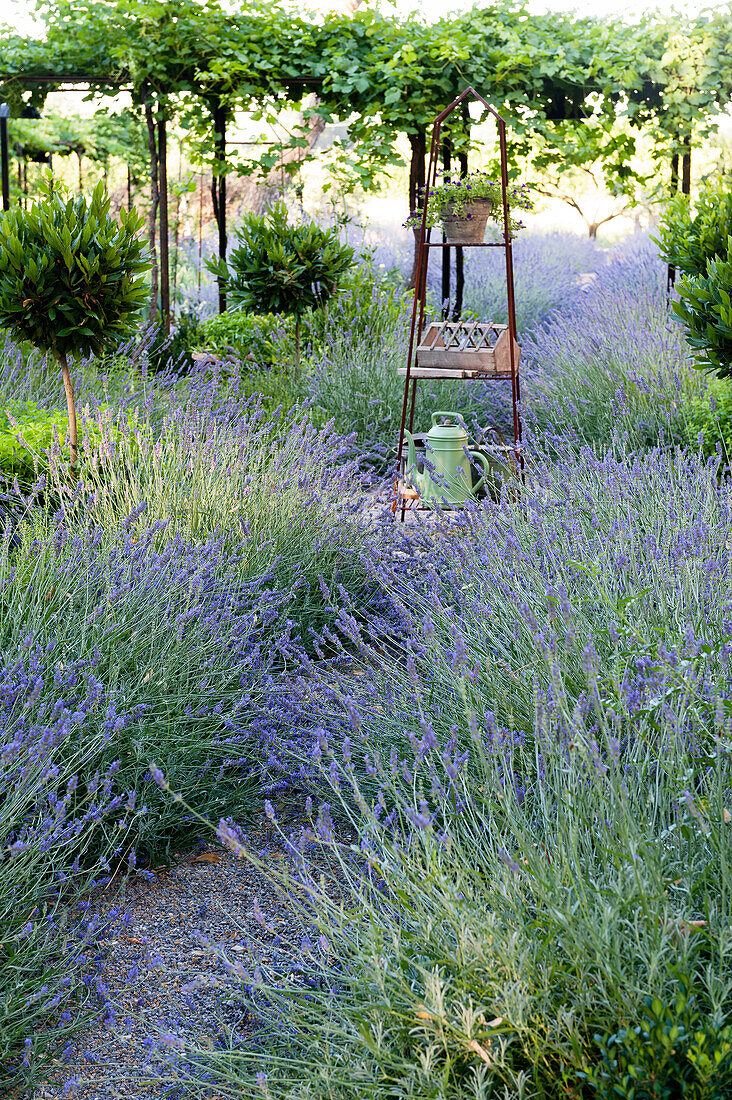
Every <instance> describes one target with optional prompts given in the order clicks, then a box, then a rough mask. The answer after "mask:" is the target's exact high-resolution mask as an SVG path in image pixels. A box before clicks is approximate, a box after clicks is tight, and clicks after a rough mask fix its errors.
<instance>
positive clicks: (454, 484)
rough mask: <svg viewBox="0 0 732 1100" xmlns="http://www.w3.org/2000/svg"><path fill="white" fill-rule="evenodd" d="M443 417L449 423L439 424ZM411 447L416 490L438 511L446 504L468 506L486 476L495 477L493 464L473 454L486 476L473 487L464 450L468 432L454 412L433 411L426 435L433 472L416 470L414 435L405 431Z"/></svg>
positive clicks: (410, 473) (410, 466)
mask: <svg viewBox="0 0 732 1100" xmlns="http://www.w3.org/2000/svg"><path fill="white" fill-rule="evenodd" d="M439 417H442V418H443V419H444V420H445V421H446V423H444V424H438V423H437V421H438V418H439ZM404 434H405V436H406V438H407V442H408V444H409V459H408V469H407V473H408V476H409V479H410V481H411V482H412V484H413V485H414V488H415V489H416V490H417V492H418V493H419V495H420V498H421V500H422V501H423V502H424V503H425V504H430V505H432V506H433V507H436V508H439V507H441V506H443V505H445V504H447V505H450V504H465V502H466V500H473V499H474V496H475V493H476V492H477V490H478V489H479V488H480V487H481V485H483V483H484V482H485V480H486V478H487V477H490V476H492V473H493V468H492V463H491V462H490V460H489V459H488V458H487V457H486V455H484V454H481V453H480V451H470V452H469V454H470V457H471V458H473V459H475V461H476V462H477V463H478V464H479V465H480V466H482V467H483V470H484V471H485V472H484V474H483V476H482V477H481V478H479V479H478V481H477V483H476V484H475V485H473V484H472V477H471V473H470V461H469V460H468V459H467V458H466V456H465V451H464V448H465V447H467V445H468V433H467V432H466V431H465V428H464V426H463V425H462V424H461V423H460V418H459V417H458V416H457V415H456V414H455V413H450V412H433V413H432V427H431V428H430V430H429V431H428V432H427V437H426V440H425V442H426V446H427V457H428V459H429V463H430V465H431V466H432V467H434V469H432V470H428V469H426V468H423V469H422V470H418V469H417V451H416V448H415V446H414V437H413V436H412V434H411V432H407V431H405V433H404Z"/></svg>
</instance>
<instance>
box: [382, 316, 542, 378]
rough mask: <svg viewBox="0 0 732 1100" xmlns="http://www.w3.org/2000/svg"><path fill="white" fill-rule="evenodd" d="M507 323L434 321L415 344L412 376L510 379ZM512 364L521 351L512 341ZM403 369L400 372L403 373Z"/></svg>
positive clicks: (404, 369) (509, 347)
mask: <svg viewBox="0 0 732 1100" xmlns="http://www.w3.org/2000/svg"><path fill="white" fill-rule="evenodd" d="M510 340H511V337H510V335H509V332H508V326H507V325H494V324H492V323H491V322H486V321H433V322H432V324H430V325H428V326H427V328H426V329H425V331H424V333H423V334H422V339H421V340H420V342H419V344H418V345H417V353H416V355H415V365H414V367H413V368H412V370H411V371H410V374H411V377H412V378H438V377H439V378H479V377H484V378H485V377H493V378H510V377H511V345H510ZM514 350H515V357H514V367H515V369H516V371H518V365H519V359H520V356H521V351H520V348H519V346H518V344H517V343H516V341H514ZM406 373H407V372H406V368H403V369H402V370H400V371H399V374H400V375H402V376H403V375H405V374H406Z"/></svg>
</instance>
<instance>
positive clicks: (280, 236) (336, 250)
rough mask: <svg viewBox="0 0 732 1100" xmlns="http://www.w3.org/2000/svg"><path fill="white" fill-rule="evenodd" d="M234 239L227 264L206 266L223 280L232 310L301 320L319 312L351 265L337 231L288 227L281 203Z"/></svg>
mask: <svg viewBox="0 0 732 1100" xmlns="http://www.w3.org/2000/svg"><path fill="white" fill-rule="evenodd" d="M237 236H238V238H239V242H240V243H239V247H238V248H236V249H235V250H234V251H233V253H232V255H231V257H230V260H229V265H228V266H227V264H226V262H225V261H224V263H223V264H217V263H213V262H210V263H209V269H210V270H211V271H213V272H214V274H218V275H220V276H222V277H224V278H226V279H227V283H226V289H227V294H228V295H230V297H231V303H232V306H233V308H234V309H236V308H237V307H238V308H241V309H245V310H248V311H250V312H252V313H285V314H290V315H292V316H294V317H296V318H300V317H302V316H303V314H305V313H307V312H308V310H311V309H320V308H322V307H323V306H324V305H325V303H326V302H327V301H328V299H329V298H330V297H331V295H332V294H333V293H334V292H335V290H336V289H337V286H338V282H339V280H340V279H341V278H342V276H343V275H344V274H345V273H346V272H347V271H348V270H349V269H350V268H351V267H352V266H353V262H354V251H353V249H352V248H349V247H348V246H347V245H342V244H341V242H340V240H339V239H338V233H337V231H336V230H335V229H321V228H320V227H319V226H317V225H315V224H314V223H312V222H310V223H306V224H304V225H288V223H287V207H286V206H285V204H284V203H281V202H280V203H277V204H276V205H275V206H274V207H273V208H272V210H271V211H269V213H267V214H265V215H263V216H261V217H259V216H257V215H256V214H249V215H247V216H246V217H245V218H244V221H243V223H242V225H241V226H240V228H239V230H238V231H237ZM229 267H230V269H231V271H229Z"/></svg>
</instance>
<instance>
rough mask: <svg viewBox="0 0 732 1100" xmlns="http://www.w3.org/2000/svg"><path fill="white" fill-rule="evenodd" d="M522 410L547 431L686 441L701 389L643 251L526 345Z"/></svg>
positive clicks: (599, 440) (631, 444) (657, 271)
mask: <svg viewBox="0 0 732 1100" xmlns="http://www.w3.org/2000/svg"><path fill="white" fill-rule="evenodd" d="M523 354H524V361H525V363H526V370H525V380H526V381H525V392H526V397H525V402H526V404H527V405H528V409H529V415H530V416H532V417H535V418H536V422H537V425H538V426H539V427H540V428H541V429H543V430H549V429H551V430H555V431H557V432H559V433H560V434H567V433H568V432H573V433H574V434H575V435H576V437H577V438H578V439H580V440H583V441H586V442H590V443H594V444H599V445H600V446H604V445H607V443H608V441H609V440H610V439H611V438H612V437H613V434H614V432H615V431H616V429H617V431H618V434H619V435H620V436H621V437H622V439H623V440H624V446H625V447H627V448H630V449H637V448H647V447H653V446H657V445H658V443H659V442H661V441H665V442H666V443H673V442H681V441H684V440H685V439H686V437H687V430H686V420H687V412H688V410H689V408H690V407H691V406H693V405H695V404H696V403H697V402H698V400H699V398H700V396H701V395H702V394H703V392H704V388H705V381H704V379H703V378H702V377H701V376H700V374H699V372H695V371H693V370H691V369H690V366H689V364H688V362H687V353H686V348H685V344H684V339H683V332H682V330H681V327H680V325H679V324H678V322H677V321H676V320H675V318H674V317H673V315H672V314H670V313H669V310H668V307H667V304H666V291H665V274H664V267H663V265H662V263H661V262H660V260H659V258H658V256H657V254H656V252H655V250H654V248H653V247H652V246H651V245H650V244H648V243H643V244H638V245H636V247H635V248H634V249H632V250H631V249H629V250H627V251H626V252H625V253H624V254H623V255H621V256H620V257H618V258H616V259H615V260H614V262H612V263H611V264H609V265H608V266H607V267H606V268H604V269H602V270H601V271H599V272H598V275H597V279H596V281H595V282H594V283H593V284H592V285H591V286H590V287H589V288H588V289H587V290H586V291H585V293H584V294H583V295H582V296H581V297H580V298H579V299H578V300H577V301H576V303H575V304H574V305H573V307H572V308H571V309H569V310H560V311H557V312H556V313H555V314H554V315H552V316H551V317H550V318H549V319H548V320H547V321H546V322H545V323H544V324H543V325H542V326H541V327H540V328H538V329H537V330H535V331H534V332H532V333H530V334H529V335H528V336H527V337H526V338H525V339H524V341H523Z"/></svg>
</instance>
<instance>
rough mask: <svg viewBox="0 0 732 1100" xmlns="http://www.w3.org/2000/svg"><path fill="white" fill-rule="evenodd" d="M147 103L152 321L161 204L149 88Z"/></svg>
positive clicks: (155, 308) (145, 96) (152, 317)
mask: <svg viewBox="0 0 732 1100" xmlns="http://www.w3.org/2000/svg"><path fill="white" fill-rule="evenodd" d="M143 99H144V103H145V122H146V123H147V148H148V153H149V155H150V212H149V214H148V217H147V234H148V242H149V245H150V260H151V262H152V267H151V269H150V320H151V321H155V320H157V317H158V250H157V219H158V204H159V202H160V190H159V187H158V148H157V141H156V136H155V119H154V118H153V110H152V102H151V100H150V93H149V89H148V88H147V86H145V89H144V91H143Z"/></svg>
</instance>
